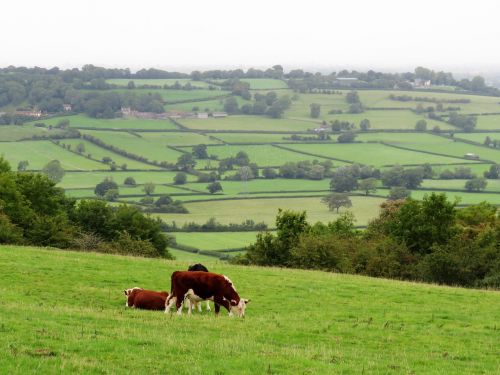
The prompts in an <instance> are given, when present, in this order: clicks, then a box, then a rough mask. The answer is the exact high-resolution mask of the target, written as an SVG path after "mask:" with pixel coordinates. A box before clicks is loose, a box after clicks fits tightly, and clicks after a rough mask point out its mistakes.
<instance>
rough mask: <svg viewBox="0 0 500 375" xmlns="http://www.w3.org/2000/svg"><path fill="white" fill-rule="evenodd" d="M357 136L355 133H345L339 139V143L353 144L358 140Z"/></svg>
mask: <svg viewBox="0 0 500 375" xmlns="http://www.w3.org/2000/svg"><path fill="white" fill-rule="evenodd" d="M356 137H357V134H356V133H353V132H345V133H342V134H340V135H339V136H338V137H337V141H338V142H339V143H352V142H354V140H355V139H356Z"/></svg>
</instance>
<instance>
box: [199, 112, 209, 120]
mask: <svg viewBox="0 0 500 375" xmlns="http://www.w3.org/2000/svg"><path fill="white" fill-rule="evenodd" d="M196 118H199V119H207V118H208V113H207V112H198V113H197V114H196Z"/></svg>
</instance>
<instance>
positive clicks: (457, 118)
mask: <svg viewBox="0 0 500 375" xmlns="http://www.w3.org/2000/svg"><path fill="white" fill-rule="evenodd" d="M448 123H449V124H451V125H453V126H456V127H459V128H461V129H463V130H464V131H466V132H471V131H473V130H474V128H475V127H476V124H477V117H476V116H467V115H460V114H458V113H457V112H450V116H449V118H448Z"/></svg>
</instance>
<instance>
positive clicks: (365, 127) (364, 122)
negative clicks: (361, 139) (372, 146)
mask: <svg viewBox="0 0 500 375" xmlns="http://www.w3.org/2000/svg"><path fill="white" fill-rule="evenodd" d="M371 127H372V125H371V123H370V120H368V119H367V118H365V119H364V120H361V122H360V123H359V128H360V129H361V130H363V131H367V130H368V129H370V128H371Z"/></svg>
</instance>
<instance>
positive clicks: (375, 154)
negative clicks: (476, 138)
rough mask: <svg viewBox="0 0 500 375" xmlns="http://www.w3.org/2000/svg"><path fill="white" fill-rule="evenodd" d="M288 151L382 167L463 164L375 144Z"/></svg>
mask: <svg viewBox="0 0 500 375" xmlns="http://www.w3.org/2000/svg"><path fill="white" fill-rule="evenodd" d="M286 147H287V148H289V149H290V150H296V151H302V152H308V153H313V154H315V155H318V156H324V157H330V158H338V159H343V160H349V161H352V162H356V163H361V164H366V165H374V166H382V165H394V164H401V165H406V164H425V163H431V164H433V163H435V164H447V163H448V164H449V163H460V162H461V161H463V162H464V160H463V159H458V158H452V157H446V156H439V155H430V154H425V153H421V152H416V151H410V150H401V149H398V148H394V147H390V146H386V145H383V144H376V143H364V144H361V143H353V144H346V143H344V144H314V145H311V144H309V145H305V144H293V145H287V146H286Z"/></svg>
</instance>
